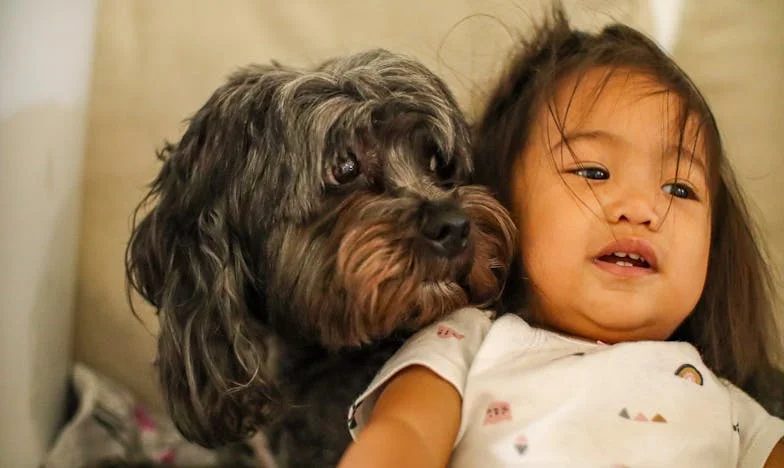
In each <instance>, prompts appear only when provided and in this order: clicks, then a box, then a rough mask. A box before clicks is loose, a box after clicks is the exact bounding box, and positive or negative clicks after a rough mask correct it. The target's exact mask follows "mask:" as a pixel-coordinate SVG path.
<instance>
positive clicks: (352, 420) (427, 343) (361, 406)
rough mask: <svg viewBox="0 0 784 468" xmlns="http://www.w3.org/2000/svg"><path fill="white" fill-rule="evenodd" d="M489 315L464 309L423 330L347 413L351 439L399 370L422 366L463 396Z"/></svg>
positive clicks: (410, 341) (400, 351)
mask: <svg viewBox="0 0 784 468" xmlns="http://www.w3.org/2000/svg"><path fill="white" fill-rule="evenodd" d="M491 317H492V313H491V312H486V311H482V310H479V309H475V308H464V309H460V310H458V311H456V312H453V313H452V314H451V315H449V316H448V317H447V318H445V319H443V320H441V321H439V322H436V323H434V324H432V325H429V326H428V327H425V328H423V329H422V330H420V331H419V332H417V333H416V334H414V336H412V337H411V338H410V339H409V340H408V341H406V342H405V343H404V344H403V346H402V347H401V348H400V349H399V350H398V351H397V352H396V353H395V354H394V355H393V356H392V358H390V359H389V361H387V362H386V363H385V364H384V366H383V367H382V368H381V370H380V371H379V372H378V373H377V374H376V376H375V378H373V381H372V382H371V383H370V385H369V386H368V388H367V389H366V390H365V391H364V392H363V393H362V394H361V395H360V396H359V398H357V399H356V400H355V401H354V404H353V405H352V406H351V408H350V409H349V413H348V428H349V431H350V432H351V437H353V438H354V439H356V438H357V436H358V435H359V432H360V431H361V430H362V428H363V427H364V426H365V425H366V424H367V421H368V420H369V419H370V415H371V414H372V412H373V407H374V406H375V405H376V400H377V399H378V397H379V395H380V394H381V391H382V390H383V388H384V385H385V384H386V383H387V382H389V380H390V379H391V378H392V377H393V376H394V375H395V374H397V373H398V372H400V371H401V370H403V369H405V368H407V367H410V366H413V365H421V366H424V367H427V368H428V369H430V370H431V371H433V372H434V373H435V374H436V375H438V376H439V377H441V378H442V379H444V380H446V381H447V382H449V383H450V384H451V385H452V386H453V387H455V389H456V390H457V391H458V393H459V394H460V396H461V397H462V396H463V389H464V388H465V380H466V375H467V374H468V369H469V367H470V366H471V362H472V361H473V359H474V356H475V355H476V352H477V350H478V349H479V346H480V345H481V343H482V340H483V339H484V337H485V335H486V334H487V331H488V330H489V329H490V324H491V320H490V319H491Z"/></svg>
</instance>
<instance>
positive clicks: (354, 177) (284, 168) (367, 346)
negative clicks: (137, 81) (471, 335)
mask: <svg viewBox="0 0 784 468" xmlns="http://www.w3.org/2000/svg"><path fill="white" fill-rule="evenodd" d="M469 151H470V148H469V129H468V126H467V124H466V121H465V119H464V117H463V115H462V114H461V112H460V110H459V109H458V106H457V104H456V102H455V100H454V98H453V96H452V94H451V93H450V92H449V90H448V89H447V87H446V86H445V84H444V83H443V82H442V81H441V80H440V79H438V78H437V77H436V76H435V75H434V74H432V73H431V72H430V71H429V70H427V69H426V68H425V67H424V66H423V65H421V64H420V63H418V62H417V61H415V60H413V59H410V58H406V57H403V56H399V55H395V54H392V53H389V52H386V51H383V50H373V51H368V52H364V53H359V54H356V55H352V56H347V57H343V58H339V59H334V60H330V61H328V62H325V63H323V64H322V65H320V66H319V67H317V68H315V69H311V70H297V69H293V68H288V67H283V66H280V65H278V64H273V65H271V66H249V67H247V68H244V69H242V70H240V71H238V72H236V73H234V74H233V75H232V76H231V77H230V78H229V79H228V82H227V83H226V84H225V85H223V86H221V87H220V88H219V89H218V90H217V91H215V93H214V94H213V95H212V97H210V99H209V100H208V101H207V103H206V104H205V105H204V106H203V107H202V108H201V109H200V110H199V111H198V112H197V113H196V114H195V116H193V118H192V119H191V120H190V123H189V126H188V128H187V130H186V131H185V133H184V135H183V136H182V138H181V140H180V141H179V142H178V143H176V144H168V145H166V146H165V148H164V149H163V151H161V153H160V155H159V157H160V159H161V160H162V161H163V167H162V169H161V171H160V173H159V174H158V176H157V177H156V179H155V180H154V181H153V183H152V186H151V189H150V192H149V193H148V195H147V196H146V198H145V199H144V200H143V201H142V203H141V204H140V205H139V208H137V213H138V214H139V215H141V214H142V213H145V215H144V216H143V218H142V219H141V220H140V222H138V224H137V223H136V219H135V220H134V224H135V228H134V231H133V233H132V237H131V239H130V243H129V245H128V250H127V253H126V269H127V276H128V280H129V284H130V286H131V287H132V288H133V289H135V290H136V291H138V292H139V293H140V294H141V295H142V296H143V297H144V298H145V299H146V300H147V301H149V302H150V303H152V304H153V305H154V306H155V307H156V309H157V311H158V312H159V318H160V323H161V332H160V337H159V349H158V361H157V365H158V370H159V376H160V382H161V385H162V388H163V392H164V396H165V399H166V401H167V404H168V408H169V410H170V413H171V416H172V418H173V419H174V421H175V423H176V424H177V426H178V427H179V429H180V430H181V431H182V433H183V434H184V435H185V436H186V437H187V438H188V439H190V440H193V441H195V442H198V443H200V444H202V445H205V446H216V445H221V444H225V443H227V442H230V441H234V440H237V439H240V438H244V437H247V436H249V435H250V434H252V433H253V432H254V431H256V430H258V429H262V430H263V431H264V432H265V434H266V435H267V436H268V439H269V441H270V444H271V447H272V450H273V452H274V453H275V455H276V457H277V459H278V463H279V464H281V465H291V466H328V465H331V464H335V463H336V462H337V460H338V458H339V457H340V455H341V453H342V451H343V450H344V448H345V447H346V445H347V444H348V442H349V440H350V439H349V435H348V432H347V429H346V421H345V415H346V411H347V409H348V406H349V404H350V402H351V400H352V398H354V397H356V396H357V395H358V393H359V392H360V391H361V390H362V389H363V388H364V386H365V385H367V384H368V383H369V381H370V379H371V378H372V376H373V375H374V373H375V372H376V371H377V370H378V368H379V367H380V366H381V364H382V363H383V362H384V361H385V360H386V359H387V358H388V357H389V356H390V355H391V353H392V352H394V351H395V349H397V347H398V346H399V344H400V343H401V340H402V339H403V337H405V336H406V335H407V334H408V333H410V331H412V330H416V329H417V328H420V327H422V326H424V325H425V324H428V323H430V322H432V321H433V320H436V319H438V318H439V317H442V316H443V315H445V314H447V313H449V312H450V311H452V310H454V309H456V308H459V307H461V306H464V305H467V304H469V303H471V304H480V305H481V304H488V303H490V302H492V301H493V300H495V299H496V298H497V297H498V295H499V294H500V290H501V288H502V285H503V282H504V280H505V277H506V274H507V270H508V268H509V263H510V260H511V256H512V253H513V250H514V236H515V233H514V226H513V224H512V222H511V220H510V219H509V216H508V214H507V213H506V212H505V210H504V209H503V208H502V207H501V206H500V205H499V204H498V203H497V202H496V200H495V199H494V198H493V197H491V196H490V195H489V194H488V193H487V192H486V191H485V190H484V189H482V188H480V187H477V186H471V185H467V184H468V183H469V182H470V176H471V173H472V166H471V164H472V163H471V158H470V155H469ZM148 210H149V211H148ZM454 217H457V218H458V219H466V218H467V220H468V221H470V229H469V230H466V229H464V227H463V228H461V229H463V230H461V231H460V232H459V233H458V234H457V241H455V239H454V238H449V236H450V235H451V234H450V232H449V231H448V229H449V223H450V220H451V219H454ZM135 218H136V217H135ZM434 220H435V221H434ZM433 223H436V230H435V232H433ZM439 223H441V224H439ZM444 223H446V224H444ZM458 224H459V223H458ZM442 228H443V229H442ZM444 229H447V231H444ZM461 235H465V236H467V237H462V238H461V237H460V236H461ZM455 242H457V244H455ZM129 291H130V289H129Z"/></svg>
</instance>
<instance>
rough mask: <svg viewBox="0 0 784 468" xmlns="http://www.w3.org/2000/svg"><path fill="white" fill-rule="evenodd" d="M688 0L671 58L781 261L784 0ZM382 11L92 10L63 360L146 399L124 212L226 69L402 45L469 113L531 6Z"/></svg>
mask: <svg viewBox="0 0 784 468" xmlns="http://www.w3.org/2000/svg"><path fill="white" fill-rule="evenodd" d="M687 3H688V5H687V8H686V9H685V10H684V15H685V16H684V17H683V24H682V28H683V29H682V34H681V38H680V41H679V42H678V43H677V44H676V46H675V54H676V56H677V58H678V59H679V60H680V62H681V64H682V65H683V67H684V68H686V70H687V71H689V72H691V73H692V74H693V76H694V78H695V79H696V81H697V82H698V83H699V84H700V85H701V86H702V87H703V89H704V91H705V93H706V94H707V96H708V98H709V99H710V101H711V102H712V103H713V104H714V106H715V110H716V114H717V115H718V119H719V121H720V123H721V126H722V128H723V129H724V131H725V138H726V140H727V143H728V148H729V149H730V151H731V153H732V154H733V157H734V159H735V160H736V162H737V164H738V166H739V169H740V173H741V175H742V176H743V179H744V182H745V185H746V186H747V188H748V189H749V192H751V194H752V195H753V197H754V199H755V200H756V201H757V202H758V204H759V206H760V207H761V208H760V211H761V212H762V214H763V215H764V216H765V220H766V224H765V229H766V232H767V233H768V234H769V235H770V236H771V239H772V241H773V245H774V247H775V250H776V252H777V255H778V257H777V259H778V262H779V265H782V260H783V259H784V256H782V252H784V210H783V209H782V208H783V207H784V206H783V204H784V201H782V195H784V190H782V188H781V187H782V182H784V158H783V157H782V152H781V150H780V148H782V147H784V132H782V130H784V129H782V125H781V123H780V122H781V121H782V119H784V111H783V110H782V108H783V107H784V106H782V103H784V95H782V93H783V92H784V91H783V90H784V87H782V85H781V82H782V80H784V47H782V44H784V32H783V31H784V3H782V2H780V1H779V0H766V1H763V0H758V1H756V2H739V1H730V0H713V1H711V2H701V1H700V2H697V1H689V0H687ZM708 3H710V5H711V6H710V7H709V8H708V7H707V5H708ZM394 4H395V7H394V8H392V7H391V6H390V5H392V3H391V2H386V1H382V0H372V1H369V0H356V1H355V0H342V1H337V0H335V1H330V2H311V1H305V0H301V1H285V2H284V1H282V0H281V1H243V0H236V1H228V2H221V3H218V2H214V1H207V0H198V1H190V0H170V1H166V2H159V1H154V0H136V1H134V2H127V1H125V0H104V1H103V2H101V3H100V9H99V16H98V25H99V26H98V31H97V34H98V35H97V38H96V50H95V64H94V69H93V85H92V93H91V104H90V108H89V125H90V131H89V133H88V137H87V155H86V167H85V172H84V203H83V214H84V216H83V219H82V224H81V233H82V234H81V251H80V256H79V288H78V307H77V323H76V358H77V359H79V360H82V361H84V362H86V363H87V364H89V365H92V366H94V367H96V368H97V369H99V370H101V371H103V372H105V373H106V374H108V375H109V376H111V377H115V378H117V379H118V380H119V381H121V382H122V383H124V384H126V385H128V386H129V387H130V388H131V389H132V390H134V391H136V392H138V393H139V394H140V395H142V396H143V397H144V398H146V399H147V400H148V401H151V402H155V403H157V402H158V397H157V392H156V384H155V382H154V381H153V380H152V379H153V378H152V374H151V366H150V363H151V361H152V359H153V357H154V338H153V334H154V331H155V328H156V324H155V319H154V317H153V315H152V314H150V312H149V309H146V308H142V309H141V310H142V319H143V320H144V322H145V324H146V325H147V327H148V328H149V330H148V329H145V327H144V326H142V325H141V324H140V323H139V322H138V321H136V320H135V319H134V318H133V316H132V315H131V313H130V311H129V309H128V306H127V304H126V302H125V295H124V289H123V288H124V282H123V281H124V279H123V278H124V277H123V261H122V260H123V249H124V246H125V243H126V241H127V238H128V233H129V226H130V213H131V210H132V209H133V207H134V205H135V204H136V203H137V202H138V200H139V199H140V197H141V196H142V195H143V191H144V184H145V183H147V182H148V181H150V180H151V179H152V177H153V176H154V174H155V172H156V170H157V165H156V162H155V159H154V155H153V151H154V150H155V149H156V148H158V147H160V145H161V143H162V141H163V139H164V138H171V139H174V138H177V137H178V136H179V134H180V132H181V131H182V130H183V128H184V127H183V125H182V123H181V122H182V120H183V119H184V118H185V117H187V116H188V115H189V114H191V113H192V112H194V111H195V110H196V109H197V108H198V107H199V106H200V105H201V103H202V102H203V101H204V100H205V99H206V98H207V97H208V96H209V94H210V93H211V92H212V90H213V89H214V88H215V87H216V86H217V85H219V84H220V83H221V80H222V79H223V77H225V76H226V74H227V73H228V72H229V71H231V70H232V69H233V68H235V67H237V66H239V65H242V64H245V63H248V62H266V61H268V60H269V59H273V58H274V59H277V60H280V61H283V62H288V63H292V64H299V65H307V64H312V63H315V62H317V61H319V60H321V59H323V58H326V57H328V56H331V55H335V54H341V53H346V52H350V51H354V50H358V49H362V48H367V47H373V46H383V47H386V48H389V49H393V50H396V51H403V52H408V53H411V54H413V55H415V56H417V57H418V58H420V59H421V60H423V61H424V62H425V63H427V64H428V65H430V66H431V67H433V69H435V70H437V71H438V72H439V73H440V74H442V76H444V77H445V78H446V79H447V80H448V81H449V82H450V84H451V85H452V86H453V88H454V90H455V91H456V93H457V95H458V96H459V98H460V99H461V101H462V102H463V103H464V105H465V107H466V108H467V109H470V108H472V103H475V102H481V98H482V96H481V92H480V90H481V87H482V85H483V84H484V82H485V80H486V78H487V77H489V76H492V74H493V72H494V70H495V67H496V66H497V64H498V63H499V62H498V61H499V60H500V59H502V58H503V57H505V54H506V50H507V47H508V46H509V44H510V36H509V35H508V34H507V33H506V32H505V29H504V27H503V26H502V24H501V23H504V24H505V25H506V26H508V27H510V28H512V29H518V30H519V29H524V28H525V27H526V25H527V24H529V21H530V18H531V17H537V16H538V13H539V12H540V11H541V5H542V2H538V1H527V0H520V1H518V2H516V3H513V2H507V1H479V0H460V1H458V0H456V1H446V0H439V1H429V2H424V1H419V0H401V1H397V2H394ZM567 4H568V6H569V9H570V11H571V12H572V13H573V14H574V16H575V18H576V19H577V22H578V24H582V25H596V24H598V23H602V22H606V21H608V19H609V18H610V17H614V18H616V19H621V20H624V21H627V22H629V23H630V24H632V25H636V26H639V27H641V28H643V29H644V30H646V31H651V29H652V27H653V26H652V24H653V23H652V19H651V17H650V14H649V12H648V9H647V3H646V2H643V1H573V2H567ZM698 5H704V6H703V7H701V6H698ZM472 15H473V16H472ZM484 15H490V16H491V18H488V17H486V16H484ZM493 17H494V18H495V19H493ZM466 18H468V19H466ZM463 19H466V20H465V21H463V22H462V23H460V25H458V26H457V27H455V25H456V24H458V23H459V22H460V21H461V20H463ZM499 20H500V21H499ZM442 41H445V42H444V44H443V47H441V43H442Z"/></svg>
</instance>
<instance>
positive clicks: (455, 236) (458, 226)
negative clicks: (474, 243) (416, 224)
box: [421, 203, 471, 257]
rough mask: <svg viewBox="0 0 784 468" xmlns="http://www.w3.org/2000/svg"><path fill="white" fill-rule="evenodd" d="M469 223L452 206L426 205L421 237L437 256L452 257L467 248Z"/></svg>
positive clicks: (461, 211) (460, 212) (466, 218)
mask: <svg viewBox="0 0 784 468" xmlns="http://www.w3.org/2000/svg"><path fill="white" fill-rule="evenodd" d="M470 230H471V222H470V221H469V220H468V216H466V214H465V213H464V212H463V210H461V209H460V208H458V207H456V206H454V205H452V204H444V203H441V204H428V205H426V206H425V208H424V218H423V220H422V230H421V231H422V236H424V238H425V240H426V241H427V243H428V244H429V245H430V247H432V249H433V250H434V251H435V252H436V253H437V254H439V255H443V256H445V257H452V256H454V255H457V254H459V253H460V252H462V251H463V250H465V248H466V246H468V233H469V231H470Z"/></svg>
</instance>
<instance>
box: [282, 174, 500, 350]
mask: <svg viewBox="0 0 784 468" xmlns="http://www.w3.org/2000/svg"><path fill="white" fill-rule="evenodd" d="M453 195H454V198H453V200H454V201H455V202H456V204H457V206H459V207H460V208H461V209H462V210H463V211H464V212H465V213H466V215H467V216H468V218H469V219H470V222H471V229H470V233H469V237H468V246H467V248H466V249H465V250H464V251H463V252H461V253H459V254H457V255H454V256H451V257H447V256H441V255H437V254H436V253H434V252H432V251H431V249H430V248H429V247H428V246H427V245H425V242H424V240H423V238H422V235H421V233H420V232H419V224H420V221H419V219H420V217H419V208H420V206H421V201H419V200H416V199H414V198H410V199H406V198H393V197H389V196H386V195H378V194H373V193H368V192H361V193H355V194H352V195H349V196H347V197H346V199H345V200H343V202H342V203H340V205H339V206H337V207H336V208H335V209H334V210H332V211H331V212H330V213H328V214H327V215H325V216H323V217H322V218H321V219H320V220H319V221H318V222H317V223H315V224H312V225H310V226H308V227H307V228H303V229H297V230H294V231H289V232H288V233H287V235H286V240H285V241H284V242H283V248H282V249H281V251H280V256H279V266H281V267H282V270H279V271H282V272H285V274H283V275H279V276H280V278H279V279H283V278H285V279H284V280H283V281H282V282H281V284H279V285H277V286H276V287H275V289H277V290H278V291H283V295H284V296H286V297H285V299H284V298H281V299H283V300H286V301H289V304H294V305H295V307H294V308H293V310H295V311H298V313H300V314H302V316H300V317H299V319H298V320H296V322H297V323H299V324H306V325H307V326H308V327H309V330H307V331H308V332H309V333H310V334H314V335H315V336H316V338H317V339H318V341H319V342H320V343H321V344H322V345H323V346H326V347H328V348H332V349H336V348H341V347H346V346H359V345H362V344H366V343H370V342H372V341H373V340H374V339H377V338H383V337H386V336H389V335H390V334H392V333H393V332H394V331H396V330H405V329H411V330H413V329H418V328H421V327H422V326H424V325H427V324H429V323H431V322H433V321H434V320H437V319H439V318H441V317H443V316H444V315H446V314H448V313H449V312H452V311H454V310H456V309H458V308H460V307H463V306H466V305H469V304H474V305H484V304H489V303H491V302H492V301H493V300H495V299H496V298H497V297H498V296H499V295H500V293H501V289H502V287H503V282H504V278H505V277H506V274H507V268H508V259H509V258H511V254H512V252H513V249H514V232H515V231H514V225H513V223H512V221H511V219H510V218H509V216H508V214H507V212H506V210H504V209H503V208H502V207H501V206H500V205H499V204H498V202H497V201H496V200H495V199H494V198H493V197H492V196H491V195H490V194H489V193H487V192H486V191H485V190H484V189H483V188H480V187H477V186H463V187H459V188H457V189H455V191H454V194H453ZM294 265H296V267H295V266H294ZM285 291H288V293H285Z"/></svg>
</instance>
